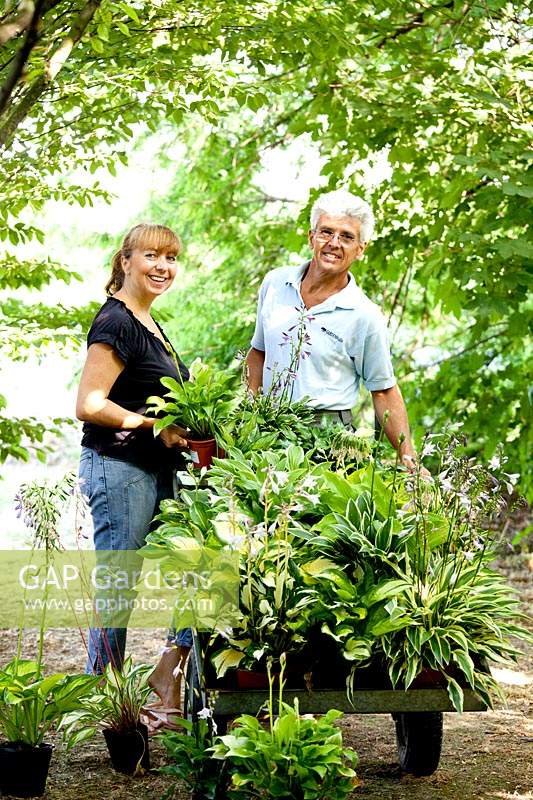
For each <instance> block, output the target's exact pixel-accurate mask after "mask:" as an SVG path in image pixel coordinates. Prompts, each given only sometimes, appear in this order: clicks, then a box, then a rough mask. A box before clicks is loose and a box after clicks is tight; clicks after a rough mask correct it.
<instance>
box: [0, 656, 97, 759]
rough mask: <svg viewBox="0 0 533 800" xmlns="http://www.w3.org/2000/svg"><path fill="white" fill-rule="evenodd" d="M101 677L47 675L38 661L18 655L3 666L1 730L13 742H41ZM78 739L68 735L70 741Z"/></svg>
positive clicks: (29, 743)
mask: <svg viewBox="0 0 533 800" xmlns="http://www.w3.org/2000/svg"><path fill="white" fill-rule="evenodd" d="M97 681H98V677H93V676H91V675H65V674H63V673H58V674H55V675H48V676H46V677H45V676H44V675H43V672H42V667H41V665H40V664H39V663H38V662H37V661H28V660H25V659H20V658H14V659H13V660H12V661H10V662H9V664H6V665H5V666H4V667H2V668H1V669H0V733H2V734H3V735H4V736H5V737H6V739H7V740H8V741H10V742H22V743H24V744H27V745H30V746H32V747H37V746H39V745H40V744H42V743H43V742H44V740H45V738H46V736H47V734H49V733H50V732H51V731H52V730H54V729H55V728H57V727H58V726H59V725H60V724H61V723H62V721H63V720H64V719H65V717H66V716H67V715H68V714H69V713H70V712H72V711H74V710H75V709H77V708H79V705H80V703H82V702H83V701H84V700H85V699H87V697H88V695H89V693H90V692H91V691H92V689H93V688H94V686H95V684H96V683H97ZM75 741H76V740H75V739H74V738H71V739H69V738H68V737H67V743H70V744H74V743H75Z"/></svg>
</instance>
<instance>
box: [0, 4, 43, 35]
mask: <svg viewBox="0 0 533 800" xmlns="http://www.w3.org/2000/svg"><path fill="white" fill-rule="evenodd" d="M34 13H35V3H34V2H32V0H21V2H20V4H19V7H18V8H17V10H16V11H15V12H14V13H13V14H10V15H9V16H8V17H7V18H6V21H5V22H3V23H2V24H1V25H0V44H5V43H6V42H9V40H10V39H13V38H14V37H15V36H18V35H19V33H22V31H25V30H26V28H28V27H29V26H30V25H31V23H32V22H33V18H34Z"/></svg>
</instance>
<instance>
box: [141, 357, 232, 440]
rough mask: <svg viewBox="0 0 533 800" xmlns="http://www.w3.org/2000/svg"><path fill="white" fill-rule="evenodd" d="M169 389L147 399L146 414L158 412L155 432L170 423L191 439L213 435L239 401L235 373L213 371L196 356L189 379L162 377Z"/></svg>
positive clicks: (217, 432) (227, 418)
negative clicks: (177, 426) (184, 431)
mask: <svg viewBox="0 0 533 800" xmlns="http://www.w3.org/2000/svg"><path fill="white" fill-rule="evenodd" d="M161 383H162V385H163V386H164V387H165V388H166V389H168V391H167V392H166V393H165V395H164V397H157V396H152V397H149V398H148V400H147V403H148V410H147V413H151V414H155V415H157V417H158V419H157V421H156V423H155V425H154V435H156V436H157V434H158V433H160V431H162V430H163V429H164V428H168V426H169V425H179V426H181V427H183V428H186V429H187V430H188V431H189V434H188V435H189V436H190V438H191V439H208V438H213V437H216V436H217V435H218V434H219V433H220V431H221V429H222V427H223V425H224V424H225V423H227V421H228V420H229V418H230V416H231V414H232V412H233V410H234V409H235V408H236V407H237V405H238V403H239V397H238V394H237V392H236V389H235V376H234V375H233V374H232V373H231V372H230V371H228V370H224V371H222V370H215V369H214V368H213V367H211V366H209V365H208V364H203V363H202V362H201V361H200V360H199V359H196V360H195V361H193V363H192V364H191V367H190V380H188V381H183V380H175V379H174V378H162V379H161Z"/></svg>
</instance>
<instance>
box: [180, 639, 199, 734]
mask: <svg viewBox="0 0 533 800" xmlns="http://www.w3.org/2000/svg"><path fill="white" fill-rule="evenodd" d="M203 707H204V704H203V703H202V696H201V691H200V676H199V674H198V664H197V662H196V658H195V653H194V649H193V650H191V654H190V656H189V660H188V661H187V669H186V672H185V696H184V698H183V716H184V717H185V719H188V720H190V721H191V722H196V719H197V714H198V712H199V711H201V709H202V708H203Z"/></svg>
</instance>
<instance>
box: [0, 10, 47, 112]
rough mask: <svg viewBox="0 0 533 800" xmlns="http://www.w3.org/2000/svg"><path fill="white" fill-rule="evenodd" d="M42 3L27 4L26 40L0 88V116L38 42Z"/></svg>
mask: <svg viewBox="0 0 533 800" xmlns="http://www.w3.org/2000/svg"><path fill="white" fill-rule="evenodd" d="M44 3H45V0H37V2H36V3H30V4H29V5H31V19H30V20H29V21H28V22H27V24H26V25H25V28H28V32H27V34H26V38H25V40H24V43H23V44H22V46H21V47H20V49H19V51H18V52H17V54H16V55H15V58H14V59H13V62H12V64H11V71H10V73H9V75H8V76H7V79H6V82H5V83H4V85H3V86H2V89H0V114H2V112H3V111H4V110H5V108H6V106H7V104H8V102H9V98H10V97H11V95H12V94H13V89H14V88H15V86H16V85H17V82H18V81H19V80H20V78H21V76H22V73H23V71H24V67H25V66H26V63H27V61H28V58H29V57H30V54H31V51H32V50H33V48H34V47H35V45H36V44H37V42H38V41H39V31H38V25H39V21H40V19H41V17H42V14H43V6H44ZM0 33H1V29H0ZM14 35H15V34H14ZM0 41H1V40H0ZM6 41H7V40H6Z"/></svg>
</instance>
